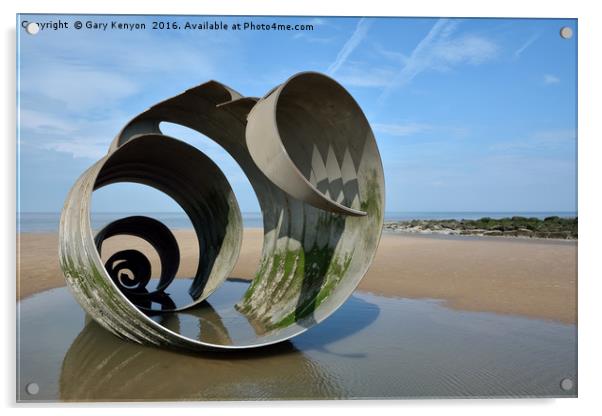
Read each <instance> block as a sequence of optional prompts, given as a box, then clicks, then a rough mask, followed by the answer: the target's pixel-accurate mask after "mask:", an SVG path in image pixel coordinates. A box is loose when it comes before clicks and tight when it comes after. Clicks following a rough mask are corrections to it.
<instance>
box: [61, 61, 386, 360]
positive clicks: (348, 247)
mask: <svg viewBox="0 0 602 416" xmlns="http://www.w3.org/2000/svg"><path fill="white" fill-rule="evenodd" d="M161 122H171V123H176V124H180V125H183V126H186V127H189V128H191V129H194V130H197V131H198V132H200V133H202V134H204V135H205V136H207V137H209V138H211V139H212V140H214V141H215V142H216V143H218V144H219V145H221V146H222V147H223V148H224V149H225V150H226V151H227V152H228V153H229V154H230V155H231V156H232V157H233V158H234V159H235V160H236V162H238V164H239V165H240V167H241V168H242V170H243V171H244V173H245V174H246V175H247V177H248V179H249V181H250V183H251V185H252V187H253V189H254V191H255V193H256V195H257V198H258V200H259V204H260V207H261V211H262V215H263V226H264V242H263V250H262V258H261V261H260V265H259V268H258V270H257V272H256V275H255V277H254V279H253V282H252V284H251V285H250V287H249V289H248V290H247V292H246V293H245V295H244V296H243V297H242V299H240V300H239V301H238V303H236V305H233V307H235V308H236V310H237V311H239V312H240V313H242V314H244V315H245V317H246V318H247V319H248V320H249V323H251V325H252V326H253V329H254V330H255V334H256V337H255V338H254V339H252V340H247V341H245V342H244V343H237V342H236V341H232V340H231V339H230V338H229V337H222V338H220V339H222V341H219V340H218V341H215V342H208V341H206V340H196V339H190V338H186V337H184V336H182V335H180V334H178V333H176V332H174V331H172V330H170V329H168V328H166V327H164V326H162V325H160V324H159V323H157V322H156V321H154V320H153V319H151V317H149V316H148V313H145V312H147V311H146V310H145V309H146V307H145V306H144V305H145V304H144V302H138V301H137V299H138V298H135V299H133V298H132V296H131V294H130V296H128V291H127V290H124V288H123V287H121V289H120V285H119V282H118V281H117V283H116V281H115V280H114V279H115V276H113V278H112V277H111V274H110V273H109V272H108V271H107V267H105V265H104V264H103V262H102V260H101V257H100V253H99V249H100V247H101V245H102V240H103V239H104V238H108V237H107V236H106V235H105V236H103V235H101V234H102V233H103V232H104V233H105V234H107V233H108V231H106V230H107V229H108V230H109V231H111V230H112V231H111V232H110V233H111V235H115V234H118V233H126V234H131V235H136V236H139V237H141V238H143V239H146V240H147V241H149V242H150V243H151V245H153V246H154V247H155V249H156V250H157V252H158V253H159V255H160V258H161V252H163V253H164V254H163V258H161V262H162V264H164V263H165V264H166V265H168V264H172V265H173V264H175V262H176V260H175V257H177V256H175V254H174V253H175V251H174V249H173V246H172V245H171V244H170V243H162V242H161V241H163V240H165V241H168V240H170V237H168V235H167V234H166V233H165V232H164V230H162V228H161V227H160V226H156V225H155V226H154V227H150V228H149V227H144V226H140V225H139V224H138V226H136V225H135V224H133V223H132V221H134V220H127V219H125V220H123V221H122V222H120V223H117V224H113V225H111V224H110V225H108V226H107V227H106V228H105V230H103V231H101V233H100V234H99V236H97V241H95V237H94V235H93V234H92V231H91V228H90V212H89V211H90V199H91V195H92V192H93V191H94V190H95V189H98V188H100V187H102V186H106V185H109V184H111V183H116V182H136V183H142V184H146V185H149V186H152V187H154V188H156V189H158V190H160V191H162V192H164V193H166V194H167V195H169V196H171V197H172V198H173V199H174V200H175V201H176V202H178V204H180V206H181V207H182V208H183V210H184V211H185V212H186V213H187V214H188V216H189V217H190V220H191V222H192V224H193V226H194V229H195V232H196V234H197V239H198V242H199V252H200V256H199V263H198V268H197V272H196V275H195V276H194V279H193V281H192V285H191V287H190V289H189V293H190V296H191V299H192V302H191V303H190V304H187V305H182V306H180V305H177V306H176V305H171V304H169V302H164V303H161V300H159V301H157V303H159V304H160V305H161V310H163V311H164V312H165V311H170V310H191V309H194V308H196V307H198V305H199V304H200V303H201V302H202V301H203V300H204V299H206V298H207V297H208V296H209V295H210V294H211V293H213V291H215V290H216V289H217V288H218V287H219V285H220V284H221V283H222V282H223V281H224V280H225V279H226V278H227V277H228V276H229V274H230V272H231V270H232V268H233V267H234V264H235V262H236V259H237V257H238V253H239V250H240V244H241V236H242V220H241V214H240V211H239V209H238V205H237V203H236V199H235V196H234V194H233V192H232V189H231V188H230V185H229V184H228V182H227V179H226V178H225V176H224V174H223V173H222V172H221V171H220V170H219V168H218V167H217V166H216V165H215V164H214V163H213V162H211V160H209V159H208V158H207V157H206V156H205V155H204V154H202V153H201V152H200V151H198V150H197V149H195V148H194V147H192V146H190V145H188V144H185V143H183V142H180V141H178V140H177V139H175V138H172V137H168V136H166V135H164V134H163V133H162V132H161V130H160V123H161ZM383 212H384V178H383V170H382V164H381V159H380V155H379V153H378V149H377V146H376V141H375V139H374V136H373V133H372V130H371V129H370V126H369V124H368V122H367V120H366V118H365V116H364V114H363V113H362V111H361V109H360V108H359V106H358V105H357V103H356V102H355V100H354V99H353V98H352V97H351V95H349V93H348V92H347V91H346V90H345V89H344V88H343V87H342V86H340V85H339V84H338V83H336V82H335V81H334V80H332V79H330V78H328V77H326V76H324V75H321V74H318V73H310V72H306V73H300V74H297V75H294V76H293V77H291V78H290V79H289V80H287V81H286V82H285V83H283V84H282V85H280V86H278V87H276V88H275V89H273V90H271V91H270V92H269V93H268V94H267V95H266V96H265V97H263V98H261V99H256V98H249V97H242V96H241V95H240V94H238V93H237V92H235V91H234V90H232V89H230V88H228V87H226V86H224V85H222V84H220V83H217V82H215V81H211V82H208V83H205V84H202V85H200V86H197V87H194V88H192V89H189V90H187V91H185V92H184V93H182V94H180V95H177V96H175V97H172V98H170V99H167V100H165V101H162V102H160V103H158V104H156V105H154V106H153V107H151V108H149V109H148V110H146V111H144V112H143V113H141V114H139V115H138V116H136V117H135V118H133V119H132V120H131V121H130V122H129V123H128V124H127V125H126V126H125V127H124V128H123V129H122V130H121V131H120V133H119V134H118V135H117V137H116V138H115V139H114V140H113V142H112V143H111V145H110V148H109V153H108V154H107V155H106V156H105V157H103V158H102V159H101V160H99V161H98V162H96V163H95V164H94V165H93V166H92V167H90V168H89V169H88V170H87V171H86V172H84V173H83V174H82V176H81V177H80V178H79V179H78V180H77V182H76V183H75V185H74V186H73V188H72V189H71V191H70V193H69V195H68V197H67V201H66V203H65V207H64V209H63V213H62V217H61V226H60V259H61V266H62V268H63V271H64V273H65V277H66V280H67V282H68V284H69V286H70V287H71V289H72V291H73V293H74V295H75V297H76V298H77V300H78V301H79V303H80V304H81V305H82V307H83V308H84V309H85V310H86V311H87V312H89V313H90V315H91V316H92V317H93V318H94V319H95V320H96V321H97V322H98V323H99V324H100V325H102V326H103V327H105V328H106V329H108V330H110V331H111V332H113V333H115V334H116V335H118V336H120V337H122V338H125V339H129V340H132V341H135V342H139V343H146V344H153V345H165V346H171V347H177V348H185V349H192V350H202V349H207V348H225V349H228V348H230V349H235V348H248V347H257V346H261V345H267V344H272V343H275V342H279V341H282V340H286V339H289V338H291V337H293V336H295V335H297V334H299V333H301V332H303V331H305V330H306V329H307V328H309V327H311V326H313V325H315V324H316V323H318V322H320V321H322V320H323V319H325V318H326V317H328V316H329V315H330V314H331V313H332V312H334V311H335V310H336V309H337V308H338V307H339V306H340V305H341V304H342V303H343V302H344V301H345V300H346V299H347V298H348V297H349V296H350V295H351V293H352V292H353V290H354V289H355V287H356V286H357V284H358V283H359V281H360V280H361V278H362V277H363V275H364V274H365V272H366V270H367V269H368V267H369V265H370V263H371V262H372V259H373V257H374V254H375V251H376V248H377V245H378V241H379V239H380V234H381V230H382V223H383ZM137 221H141V220H140V219H139V217H138V220H137ZM142 221H145V220H142ZM128 224H129V225H128ZM159 230H162V231H159ZM161 235H162V236H163V237H161ZM99 242H100V245H99ZM153 242H154V244H153ZM162 244H163V245H162ZM165 247H171V249H168V248H165ZM166 250H167V251H170V253H171V254H167V252H166ZM126 257H127V259H126V260H128V259H129V261H131V262H132V265H133V266H132V267H134V268H138V270H145V266H144V261H143V260H141V259H138V256H137V255H136V254H131V253H130V254H128V255H127V256H126ZM124 268H125V266H121V268H119V270H118V271H117V272H115V271H113V274H114V275H115V273H120V272H121V270H122V269H124ZM176 268H177V266H176ZM172 269H173V267H172ZM131 271H132V270H131V269H130V272H131ZM162 271H163V268H162ZM162 274H163V273H162ZM171 274H172V271H171V269H170V271H169V273H167V274H165V276H161V279H160V281H159V284H158V286H157V288H156V289H155V290H154V291H152V290H151V291H148V290H147V294H148V295H150V294H153V296H156V295H157V293H159V294H160V293H161V292H162V290H164V289H166V288H168V287H169V283H170V282H171V280H172V279H173V277H172V276H171ZM117 278H119V275H117ZM134 280H135V279H134ZM126 283H127V282H126ZM128 284H132V285H134V286H136V285H137V284H138V283H135V282H129V283H128ZM142 294H144V293H142ZM132 299H133V300H134V301H135V302H133V301H132ZM148 301H149V302H150V300H148ZM225 340H226V341H225Z"/></svg>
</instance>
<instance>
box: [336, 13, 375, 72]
mask: <svg viewBox="0 0 602 416" xmlns="http://www.w3.org/2000/svg"><path fill="white" fill-rule="evenodd" d="M370 25H372V21H371V20H366V19H363V18H362V19H360V20H359V21H358V22H357V26H356V27H355V31H354V32H353V34H352V35H351V37H349V39H347V42H345V44H344V45H343V47H342V48H341V50H340V51H339V53H338V54H337V57H336V59H335V60H334V62H333V63H332V64H330V66H329V67H328V69H327V70H326V72H328V74H329V75H334V74H335V73H336V72H337V71H338V70H339V69H340V68H341V67H342V66H343V65H344V64H345V62H347V59H348V58H349V56H350V55H351V53H352V52H353V51H354V50H355V49H356V48H357V47H358V45H359V44H360V43H361V42H362V40H364V38H365V37H366V35H367V34H368V29H369V28H370Z"/></svg>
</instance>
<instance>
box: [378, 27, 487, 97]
mask: <svg viewBox="0 0 602 416" xmlns="http://www.w3.org/2000/svg"><path fill="white" fill-rule="evenodd" d="M458 24H459V23H458V22H457V21H451V20H449V19H439V20H438V21H437V22H436V23H435V24H434V25H433V27H432V28H431V30H430V31H429V32H428V34H427V35H426V36H425V37H424V38H423V39H422V40H421V41H420V42H419V43H418V45H416V47H415V48H414V50H413V51H412V53H411V54H410V55H409V56H408V58H407V59H406V60H405V64H404V65H403V66H402V68H401V69H400V70H399V72H398V73H397V75H396V76H395V77H394V78H393V79H392V81H391V82H389V84H388V85H387V86H386V87H385V89H384V91H383V92H382V94H381V96H380V98H379V101H380V102H382V101H384V100H386V99H387V98H388V96H389V95H390V94H391V93H392V92H393V90H394V89H396V88H400V87H403V86H404V85H407V84H409V83H410V82H412V80H414V78H416V77H417V76H418V75H419V74H421V73H423V72H425V71H429V70H435V71H446V70H449V69H451V68H453V67H455V66H458V65H461V64H469V65H479V64H482V63H484V62H486V61H489V60H491V59H493V58H494V57H495V56H497V53H498V46H497V45H496V44H494V43H493V42H491V41H490V40H488V39H486V38H484V37H480V36H476V35H462V36H454V34H455V33H456V31H457V27H458Z"/></svg>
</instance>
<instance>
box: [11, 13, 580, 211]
mask: <svg viewBox="0 0 602 416" xmlns="http://www.w3.org/2000/svg"><path fill="white" fill-rule="evenodd" d="M58 18H59V17H58V16H23V17H22V19H25V20H30V21H40V22H46V21H49V20H57V19H58ZM61 19H62V20H63V21H67V22H70V26H71V27H72V25H73V22H75V21H76V20H81V21H86V20H92V21H111V20H116V21H123V22H132V21H136V22H146V24H147V27H150V26H151V22H152V21H153V20H157V19H156V18H153V17H99V16H96V17H85V16H62V17H61ZM216 19H217V20H220V21H223V22H226V23H230V24H232V23H234V22H244V21H251V20H252V21H253V22H256V23H272V22H276V23H290V24H296V23H309V24H312V25H313V26H314V30H313V31H304V32H274V31H269V32H261V31H259V32H257V31H255V32H252V31H239V32H233V31H220V32H204V31H200V32H199V31H153V30H146V31H141V32H118V31H106V32H102V31H100V32H99V31H86V30H80V31H77V30H75V29H72V28H70V29H68V30H58V31H52V30H43V31H41V32H40V33H38V34H37V35H36V36H30V35H27V34H26V33H25V32H23V31H20V32H19V38H18V41H19V42H20V45H19V48H18V54H19V59H18V64H19V75H20V84H19V87H18V93H19V101H20V112H19V116H20V142H19V149H20V154H19V158H20V160H19V169H20V172H19V181H20V183H19V191H20V198H19V203H20V209H21V211H23V212H34V211H35V212H56V211H60V210H61V208H62V205H63V202H64V198H65V196H66V195H67V192H68V190H69V188H70V187H71V185H72V184H73V183H74V181H75V180H76V178H77V177H78V176H79V175H80V174H81V173H82V172H83V171H84V170H85V169H86V168H87V167H89V166H90V165H91V164H92V163H93V162H94V161H95V160H97V159H98V158H99V157H101V156H102V155H103V154H104V153H105V152H106V149H107V148H108V145H109V143H110V142H111V140H112V138H113V137H114V136H115V135H116V133H117V132H118V131H119V129H120V128H121V126H122V125H123V124H124V123H126V122H127V121H128V120H129V119H130V118H131V117H132V116H134V115H136V114H137V113H139V112H141V111H143V110H144V109H146V108H148V107H149V106H150V105H152V104H153V103H155V102H157V101H159V100H162V99H165V98H167V97H170V96H173V95H175V94H178V93H179V92H181V91H183V90H185V89H187V88H189V87H191V86H193V85H197V84H200V83H203V82H205V81H207V80H210V79H216V80H218V81H220V82H222V83H225V84H226V85H229V86H231V87H232V88H234V89H235V90H237V91H239V92H240V93H242V94H243V95H248V96H262V95H264V94H265V93H267V92H268V90H270V89H271V88H272V87H274V86H276V85H277V84H279V83H281V82H283V81H285V80H286V79H287V78H288V77H289V76H290V75H292V74H294V73H296V72H300V71H307V70H311V71H319V72H324V73H327V74H329V75H330V76H332V77H334V78H335V79H336V80H338V81H339V82H340V83H341V84H342V85H343V86H345V87H346V88H347V89H348V90H349V91H350V92H351V94H352V95H353V96H354V97H355V99H356V100H357V101H358V103H359V104H360V106H361V107H362V109H363V110H364V112H365V113H366V116H367V117H368V120H369V121H370V123H371V125H372V127H373V130H374V132H375V135H376V137H377V141H378V145H379V148H380V151H381V154H382V158H383V165H384V169H385V181H386V186H387V189H386V191H387V202H386V210H387V211H498V212H499V211H514V212H518V211H575V210H576V186H577V185H576V172H577V162H576V157H577V154H576V140H577V138H576V117H577V114H576V80H577V75H576V70H577V68H576V54H577V48H576V42H577V39H576V38H577V36H576V35H577V27H576V21H575V20H534V19H520V20H519V19H436V18H435V19H431V18H428V19H427V18H420V19H417V18H368V19H360V18H310V17H291V18H283V17H278V18H276V17H265V18H245V17H228V18H212V17H177V18H172V17H169V18H166V17H164V18H163V19H162V20H165V21H174V20H175V21H178V22H180V23H183V22H185V21H191V22H202V21H205V20H209V21H212V20H216ZM562 26H570V27H572V28H573V32H574V37H573V38H572V39H569V40H566V39H563V38H561V37H560V36H559V30H560V28H561V27H562ZM164 131H165V132H166V133H167V134H171V135H175V136H176V137H179V138H182V139H184V140H185V141H187V142H189V143H191V144H193V145H195V146H197V147H198V148H200V149H201V150H202V151H204V152H205V153H206V154H208V155H209V156H210V157H211V158H212V159H213V160H214V161H215V162H216V163H217V164H218V165H219V166H220V167H221V168H222V170H223V171H224V173H225V174H226V176H227V177H228V179H229V180H230V182H231V184H232V186H233V188H234V190H235V192H236V195H237V198H238V201H239V204H240V206H241V210H242V211H245V212H254V211H258V210H259V209H258V204H257V200H256V198H255V196H254V194H253V191H252V189H251V187H250V185H249V183H248V181H247V180H246V178H245V177H244V174H243V173H242V171H241V170H240V168H238V166H237V165H236V163H235V162H234V160H233V159H232V158H230V157H229V156H228V155H227V154H226V153H225V152H224V151H223V150H222V149H221V148H220V147H219V146H218V145H216V144H215V143H213V142H211V141H210V140H209V139H207V138H205V137H202V136H200V135H199V134H197V133H195V132H190V131H188V130H187V129H185V128H178V127H176V126H165V127H164ZM94 208H95V210H97V211H140V212H149V211H174V210H178V208H177V207H176V206H175V204H174V203H173V202H171V201H170V200H168V199H167V198H166V197H164V196H163V195H161V194H160V193H159V192H158V191H154V190H150V189H147V188H145V187H143V186H139V185H127V184H123V185H112V186H110V187H107V188H105V189H101V190H99V191H97V192H96V193H95V196H94Z"/></svg>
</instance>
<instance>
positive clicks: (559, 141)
mask: <svg viewBox="0 0 602 416" xmlns="http://www.w3.org/2000/svg"><path fill="white" fill-rule="evenodd" d="M576 139H577V133H576V131H575V129H550V130H538V131H535V132H533V133H531V134H528V135H526V136H525V137H522V138H520V139H511V140H506V141H503V142H500V143H497V144H494V145H492V146H490V147H489V150H492V151H495V152H499V151H521V150H536V151H542V150H553V149H559V148H562V147H563V146H567V145H568V146H574V145H575V140H576Z"/></svg>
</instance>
